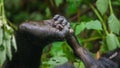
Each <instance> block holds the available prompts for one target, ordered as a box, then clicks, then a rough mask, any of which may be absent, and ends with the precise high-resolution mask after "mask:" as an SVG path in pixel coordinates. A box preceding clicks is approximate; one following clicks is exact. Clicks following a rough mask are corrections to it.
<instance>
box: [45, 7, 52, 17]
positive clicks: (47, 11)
mask: <svg viewBox="0 0 120 68" xmlns="http://www.w3.org/2000/svg"><path fill="white" fill-rule="evenodd" d="M45 12H46V16H47V17H49V16H50V15H51V14H50V9H49V8H46V10H45Z"/></svg>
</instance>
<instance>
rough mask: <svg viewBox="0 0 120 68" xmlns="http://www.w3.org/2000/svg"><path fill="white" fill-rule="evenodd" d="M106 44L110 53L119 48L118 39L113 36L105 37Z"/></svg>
mask: <svg viewBox="0 0 120 68" xmlns="http://www.w3.org/2000/svg"><path fill="white" fill-rule="evenodd" d="M106 43H107V47H108V49H109V50H110V51H111V50H114V49H116V48H117V47H119V46H120V43H119V41H118V38H117V37H116V36H115V35H114V34H108V35H107V36H106Z"/></svg>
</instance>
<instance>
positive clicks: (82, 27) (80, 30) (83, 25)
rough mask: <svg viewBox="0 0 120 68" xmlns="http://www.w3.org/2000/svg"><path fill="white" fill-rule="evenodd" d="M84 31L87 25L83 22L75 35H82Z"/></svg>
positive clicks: (77, 27) (78, 26)
mask: <svg viewBox="0 0 120 68" xmlns="http://www.w3.org/2000/svg"><path fill="white" fill-rule="evenodd" d="M84 29H85V23H84V22H82V23H80V24H79V25H77V26H76V29H75V35H78V34H80V33H81V32H82V31H83V30H84Z"/></svg>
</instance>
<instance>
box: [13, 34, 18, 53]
mask: <svg viewBox="0 0 120 68" xmlns="http://www.w3.org/2000/svg"><path fill="white" fill-rule="evenodd" d="M12 46H13V47H14V49H15V52H16V51H17V45H16V40H15V36H14V35H13V36H12Z"/></svg>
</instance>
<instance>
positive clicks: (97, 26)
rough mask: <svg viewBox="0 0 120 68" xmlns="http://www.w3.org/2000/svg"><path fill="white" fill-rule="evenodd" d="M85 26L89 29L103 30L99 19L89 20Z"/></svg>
mask: <svg viewBox="0 0 120 68" xmlns="http://www.w3.org/2000/svg"><path fill="white" fill-rule="evenodd" d="M85 26H86V28H87V29H95V30H102V25H101V23H100V21H98V20H95V21H89V22H87V23H86V25H85Z"/></svg>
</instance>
